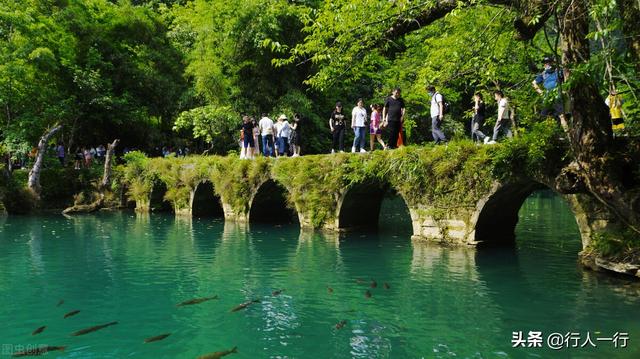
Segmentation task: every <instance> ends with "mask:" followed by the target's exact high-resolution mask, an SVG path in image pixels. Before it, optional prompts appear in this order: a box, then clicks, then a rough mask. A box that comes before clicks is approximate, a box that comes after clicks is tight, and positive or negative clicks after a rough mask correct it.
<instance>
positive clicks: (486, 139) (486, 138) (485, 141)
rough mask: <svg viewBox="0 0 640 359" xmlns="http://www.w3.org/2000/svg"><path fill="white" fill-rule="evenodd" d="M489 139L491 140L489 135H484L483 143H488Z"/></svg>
mask: <svg viewBox="0 0 640 359" xmlns="http://www.w3.org/2000/svg"><path fill="white" fill-rule="evenodd" d="M489 141H491V138H489V137H485V138H484V144H485V145H486V144H487V143H489Z"/></svg>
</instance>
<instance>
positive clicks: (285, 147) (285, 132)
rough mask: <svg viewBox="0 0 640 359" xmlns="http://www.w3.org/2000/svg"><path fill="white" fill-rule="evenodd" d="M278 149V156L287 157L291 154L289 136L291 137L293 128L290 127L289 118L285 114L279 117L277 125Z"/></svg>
mask: <svg viewBox="0 0 640 359" xmlns="http://www.w3.org/2000/svg"><path fill="white" fill-rule="evenodd" d="M275 127H276V135H277V136H276V138H277V140H276V143H277V146H276V148H277V149H278V156H286V155H287V153H288V152H289V136H290V135H291V126H289V121H288V118H287V116H286V115H285V114H282V115H280V116H278V122H277V123H276V126H275Z"/></svg>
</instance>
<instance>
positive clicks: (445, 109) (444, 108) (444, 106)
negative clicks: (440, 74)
mask: <svg viewBox="0 0 640 359" xmlns="http://www.w3.org/2000/svg"><path fill="white" fill-rule="evenodd" d="M437 95H440V96H442V114H443V115H446V114H448V113H449V111H450V110H451V104H450V103H449V101H447V99H446V98H445V97H444V95H443V94H441V93H439V92H436V93H435V94H434V95H433V96H434V97H435V96H437Z"/></svg>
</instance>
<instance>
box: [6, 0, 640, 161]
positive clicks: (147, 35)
mask: <svg viewBox="0 0 640 359" xmlns="http://www.w3.org/2000/svg"><path fill="white" fill-rule="evenodd" d="M530 3H531V4H530V5H522V4H520V3H519V2H507V1H471V2H453V1H372V0H349V1H347V0H341V1H319V0H309V1H285V0H272V1H257V0H238V1H222V0H191V1H170V0H164V1H161V0H149V1H143V0H137V1H134V0H130V1H128V0H121V1H108V0H27V1H24V0H5V1H3V2H2V3H1V4H0V43H1V44H0V59H1V61H0V108H1V109H2V111H0V119H1V120H2V126H1V127H0V140H1V144H2V151H3V152H10V153H13V154H14V155H15V154H18V153H20V152H23V153H26V152H28V151H29V150H30V149H31V148H32V147H33V146H35V145H36V143H37V140H38V138H39V137H40V136H41V135H42V133H43V131H44V130H45V129H46V128H49V127H51V126H52V125H54V124H61V125H63V127H62V129H61V131H60V133H59V134H58V136H57V137H58V138H59V139H60V140H63V141H64V142H65V143H66V144H67V145H68V147H75V146H83V145H88V146H95V145H97V144H99V143H103V144H104V143H106V142H110V141H112V140H113V139H114V138H120V139H121V148H124V147H129V148H139V149H141V150H145V151H151V149H152V148H154V147H157V146H163V145H167V146H175V145H188V146H192V148H195V149H199V150H200V151H202V150H205V149H208V148H210V147H211V148H212V150H213V151H212V152H214V153H219V154H224V153H226V152H227V151H229V150H236V149H237V147H236V146H235V137H237V131H236V130H237V127H238V125H239V123H240V116H241V115H242V114H250V115H253V116H256V117H257V116H259V115H260V113H262V112H266V113H268V114H270V115H271V116H272V117H275V116H277V114H279V113H285V114H287V115H288V116H292V115H293V113H301V114H302V115H303V116H304V118H305V124H304V126H303V130H304V134H305V137H304V138H305V143H304V144H303V153H325V152H327V151H328V149H329V141H330V134H329V130H328V126H327V119H328V117H329V115H330V113H331V111H332V109H333V105H334V104H335V102H336V101H338V100H340V101H342V102H344V103H345V107H346V109H347V110H348V111H350V108H351V106H353V105H355V101H356V99H357V98H360V97H362V98H364V99H365V103H366V104H367V105H368V104H371V103H381V102H382V101H383V99H384V97H385V96H387V95H388V94H389V93H390V91H391V89H392V88H393V87H395V86H399V87H401V88H402V89H403V96H404V98H405V101H406V103H407V111H408V112H407V123H406V124H405V128H406V131H407V136H408V139H409V143H422V142H424V141H427V140H430V138H431V135H430V131H429V128H428V127H429V125H427V121H426V119H428V118H429V114H428V110H429V101H430V99H429V97H428V95H427V91H426V90H425V87H426V86H427V85H430V84H433V85H435V86H436V87H437V88H438V89H439V91H440V92H441V93H443V94H444V95H445V97H446V98H447V101H450V102H451V104H452V106H451V107H452V111H451V112H452V113H451V115H450V116H449V118H448V120H447V121H445V128H446V131H447V133H448V134H450V136H453V137H464V136H467V134H468V132H469V128H468V127H469V125H468V123H469V119H470V116H471V114H470V112H469V109H470V108H471V96H472V94H473V93H474V92H476V91H480V92H484V93H485V97H486V98H489V97H491V91H492V90H494V89H502V90H504V91H505V93H506V94H507V96H508V97H509V98H510V99H511V101H512V104H513V105H514V106H515V107H516V111H517V115H518V122H519V124H520V126H521V127H523V128H525V129H526V128H527V127H528V126H529V124H530V123H532V122H535V121H539V120H540V118H539V116H537V115H536V113H537V111H536V109H537V108H538V107H539V106H540V102H541V99H540V96H537V94H536V93H535V92H534V91H533V88H532V87H531V81H532V79H533V78H534V76H535V74H536V73H538V72H539V71H540V70H541V68H542V63H541V59H542V58H543V57H544V56H553V57H556V58H557V59H558V60H559V62H560V60H561V57H560V54H561V51H562V46H563V43H562V42H561V41H559V39H560V36H559V31H560V29H559V27H560V26H561V24H560V20H562V19H561V18H560V16H559V15H558V11H560V10H558V9H554V10H553V11H551V10H548V11H547V10H544V9H543V8H542V6H548V4H550V3H551V2H545V1H537V2H530ZM588 5H589V7H590V8H589V12H588V16H589V19H588V20H589V29H588V31H587V32H586V33H585V35H586V36H587V38H588V41H589V44H590V48H591V50H590V51H591V54H592V56H591V57H590V58H589V59H588V61H584V63H582V64H581V65H580V69H579V71H580V73H582V74H585V75H587V76H589V77H590V79H591V80H592V81H593V82H594V83H595V84H596V85H597V88H598V91H599V93H600V95H601V96H602V99H603V100H604V98H605V96H606V94H607V91H608V90H609V88H610V87H611V86H615V87H616V88H617V89H618V91H619V92H622V93H623V94H624V99H625V108H624V109H625V114H626V116H627V118H628V121H627V126H626V131H627V132H628V133H632V134H635V133H637V131H638V130H637V126H636V123H635V121H634V119H635V118H636V117H637V113H638V107H637V105H636V104H637V101H636V97H637V96H638V88H639V80H638V71H637V70H638V68H637V67H638V65H637V64H638V62H637V57H636V56H637V54H638V48H637V47H638V43H637V42H638V37H637V33H638V29H637V28H635V29H634V30H633V31H632V32H629V31H628V29H627V28H626V26H627V25H628V26H635V27H637V24H635V22H633V24H627V23H626V22H625V21H624V19H625V16H627V17H628V16H630V15H632V14H631V12H632V11H636V12H637V8H638V4H637V2H633V1H624V0H622V1H603V0H597V1H590V2H588ZM527 6H528V7H527ZM440 7H447V9H444V8H442V9H440ZM427 11H428V12H429V13H434V14H435V13H441V16H433V18H424V19H422V18H420V16H424V15H425V14H426V12H427ZM536 11H537V12H538V13H536ZM445 14H446V16H445ZM630 18H633V16H631V17H630ZM523 19H524V20H523ZM522 21H528V22H527V23H526V24H525V25H532V26H534V27H535V28H536V29H535V30H532V33H531V34H530V36H528V38H523V36H522V34H521V33H519V32H518V27H517V26H514V23H516V24H517V23H518V22H520V23H522ZM394 26H395V27H394ZM634 46H635V47H636V48H635V49H634ZM576 70H577V69H576ZM576 70H574V71H576ZM487 102H488V105H489V106H490V111H493V112H490V113H494V112H495V103H493V102H492V101H487Z"/></svg>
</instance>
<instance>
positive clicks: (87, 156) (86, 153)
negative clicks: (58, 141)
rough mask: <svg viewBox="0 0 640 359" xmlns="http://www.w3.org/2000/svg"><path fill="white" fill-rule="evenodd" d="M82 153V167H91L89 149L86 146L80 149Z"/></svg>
mask: <svg viewBox="0 0 640 359" xmlns="http://www.w3.org/2000/svg"><path fill="white" fill-rule="evenodd" d="M82 154H83V156H84V167H85V168H90V167H91V159H92V156H91V151H90V150H89V149H87V148H84V149H83V151H82Z"/></svg>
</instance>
